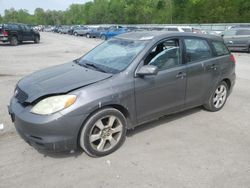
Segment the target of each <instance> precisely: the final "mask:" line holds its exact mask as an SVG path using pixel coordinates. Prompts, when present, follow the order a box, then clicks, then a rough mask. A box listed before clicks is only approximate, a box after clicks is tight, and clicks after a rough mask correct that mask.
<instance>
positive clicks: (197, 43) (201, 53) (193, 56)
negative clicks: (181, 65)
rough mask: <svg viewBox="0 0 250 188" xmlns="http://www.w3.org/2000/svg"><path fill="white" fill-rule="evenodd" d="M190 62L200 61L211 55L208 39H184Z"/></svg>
mask: <svg viewBox="0 0 250 188" xmlns="http://www.w3.org/2000/svg"><path fill="white" fill-rule="evenodd" d="M184 43H185V46H186V54H187V60H188V62H194V61H199V60H203V59H207V58H209V57H211V50H210V47H209V45H208V43H207V41H206V40H203V39H193V38H192V39H191V38H190V39H184Z"/></svg>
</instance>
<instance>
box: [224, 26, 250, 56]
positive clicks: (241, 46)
mask: <svg viewBox="0 0 250 188" xmlns="http://www.w3.org/2000/svg"><path fill="white" fill-rule="evenodd" d="M222 37H223V38H224V41H225V44H226V45H227V47H228V49H229V50H231V51H245V52H249V53H250V28H237V29H230V30H227V31H225V32H224V33H223V34H222Z"/></svg>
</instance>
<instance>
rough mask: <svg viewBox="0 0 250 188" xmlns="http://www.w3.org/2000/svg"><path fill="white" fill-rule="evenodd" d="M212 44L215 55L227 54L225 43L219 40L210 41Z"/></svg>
mask: <svg viewBox="0 0 250 188" xmlns="http://www.w3.org/2000/svg"><path fill="white" fill-rule="evenodd" d="M212 45H213V47H214V49H215V52H216V55H217V56H222V55H227V54H229V51H228V49H227V47H226V46H225V44H224V43H223V42H219V41H216V42H215V41H214V42H212Z"/></svg>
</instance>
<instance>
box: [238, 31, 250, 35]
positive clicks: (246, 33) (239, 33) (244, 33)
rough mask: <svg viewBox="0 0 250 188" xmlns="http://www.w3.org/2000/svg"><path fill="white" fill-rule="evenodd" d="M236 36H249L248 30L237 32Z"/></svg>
mask: <svg viewBox="0 0 250 188" xmlns="http://www.w3.org/2000/svg"><path fill="white" fill-rule="evenodd" d="M236 35H250V30H238V31H237V32H236Z"/></svg>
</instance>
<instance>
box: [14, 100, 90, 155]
mask: <svg viewBox="0 0 250 188" xmlns="http://www.w3.org/2000/svg"><path fill="white" fill-rule="evenodd" d="M9 114H10V115H11V118H12V121H13V123H14V125H15V128H16V130H17V132H18V133H19V135H20V136H21V137H22V138H23V139H24V140H25V141H26V142H27V143H29V144H30V145H31V146H33V147H34V148H36V149H38V150H47V151H55V152H58V151H70V150H75V149H77V147H78V133H79V131H80V128H81V125H82V123H83V121H84V118H85V117H84V115H83V116H82V115H81V116H67V115H62V114H60V113H56V114H53V115H49V116H40V115H36V114H32V113H30V108H29V107H23V106H21V104H19V103H18V102H17V101H16V99H15V98H13V99H12V100H11V104H10V106H9Z"/></svg>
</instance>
